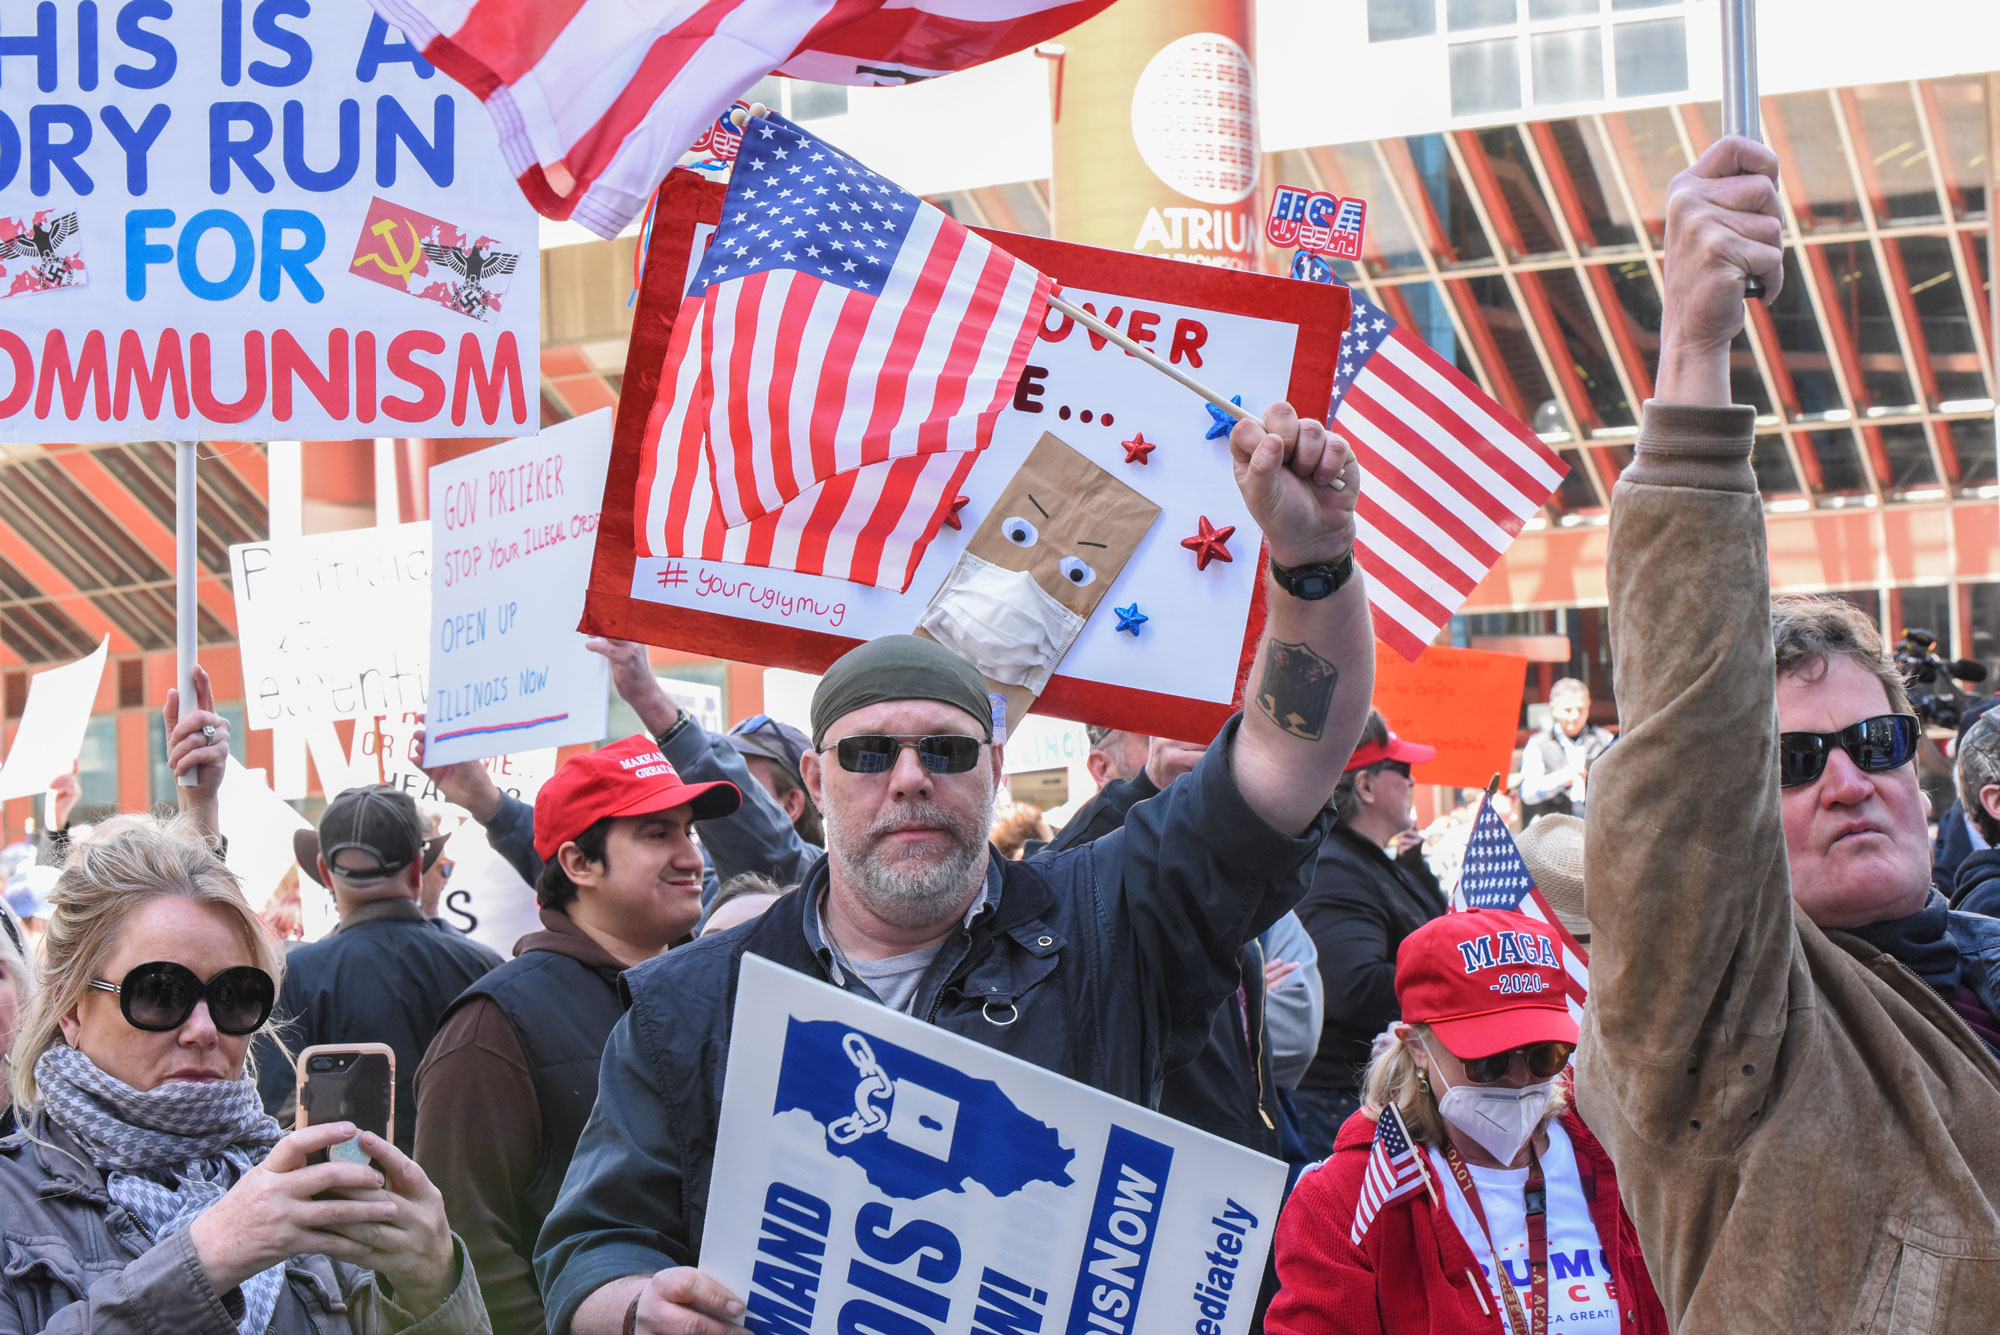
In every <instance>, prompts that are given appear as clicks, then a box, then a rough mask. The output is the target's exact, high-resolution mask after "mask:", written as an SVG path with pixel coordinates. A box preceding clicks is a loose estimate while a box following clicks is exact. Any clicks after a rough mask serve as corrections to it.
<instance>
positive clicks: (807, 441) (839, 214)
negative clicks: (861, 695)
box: [637, 116, 1054, 589]
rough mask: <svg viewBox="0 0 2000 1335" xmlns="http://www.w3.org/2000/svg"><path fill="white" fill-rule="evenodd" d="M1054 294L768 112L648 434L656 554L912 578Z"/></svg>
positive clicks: (694, 297) (738, 178)
mask: <svg viewBox="0 0 2000 1335" xmlns="http://www.w3.org/2000/svg"><path fill="white" fill-rule="evenodd" d="M1053 286H1054V284H1053V283H1052V281H1051V280H1050V279H1049V278H1048V277H1047V276H1046V275H1044V274H1042V273H1039V272H1038V271H1036V270H1035V269H1033V268H1032V267H1030V266H1028V265H1026V264H1023V263H1021V262H1020V261H1019V260H1016V259H1015V258H1014V257H1013V256H1011V255H1009V254H1007V253H1006V252H1005V251H1003V250H1001V249H999V248H998V247H997V246H994V245H993V244H992V243H990V242H988V241H986V240H984V239H982V238H980V237H978V236H975V235H974V234H973V233H971V232H969V231H967V230H966V229H965V228H964V227H962V226H960V225H959V224H958V223H957V222H956V221H954V220H953V219H952V218H950V217H948V216H947V215H946V214H944V213H943V212H942V211H940V210H938V209H936V208H933V207H932V206H931V205H929V204H926V203H924V202H923V201H922V200H920V199H918V198H917V197H916V196H914V195H911V194H910V193H908V192H907V191H905V190H903V189H901V188H900V187H898V186H896V185H895V184H894V183H893V182H890V181H887V180H884V179H883V178H882V177H880V176H877V175H876V174H875V173H874V172H871V171H869V170H868V169H867V168H866V167H864V166H862V165H861V164H860V163H859V162H856V161H855V160H854V159H852V158H850V157H848V156H847V155H846V154H844V153H842V152H840V151H839V150H838V149H835V148H833V147H832V146H831V145H829V144H826V143H824V142H822V141H820V140H819V139H817V138H815V137H814V136H812V135H811V134H809V133H808V132H806V131H805V130H802V129H800V128H799V127H798V126H796V125H793V124H792V123H791V122H790V121H787V120H785V119H784V118H783V117H780V116H771V117H768V118H763V119H759V120H755V121H752V122H750V123H749V125H747V126H746V127H745V132H744V142H743V147H742V150H741V152H740V153H739V155H738V157H737V160H736V166H735V170H734V174H733V176H732V178H731V181H730V186H729V194H728V197H727V199H726V200H725V202H724V204H723V216H722V224H721V226H720V227H719V228H718V230H717V231H716V234H715V236H714V238H713V239H712V240H711V241H710V243H709V247H708V252H707V254H706V256H705V257H704V258H703V260H702V262H701V265H700V267H699V269H698V270H697V271H696V273H695V276H694V279H693V281H692V282H691V283H690V285H689V288H688V295H687V298H686V300H685V301H684V302H683V303H682V306H681V310H680V314H679V316H678V317H677V318H676V323H675V329H674V335H673V344H672V347H671V349H670V351H669V352H668V355H667V365H666V372H665V374H664V375H663V377H662V381H661V393H660V397H659V402H658V404H657V405H656V407H655V409H654V413H653V417H652V420H651V422H650V423H649V425H648V431H647V450H648V462H647V464H646V467H645V470H644V472H643V473H642V476H641V482H640V494H641V498H642V508H641V511H640V515H639V523H638V534H637V541H638V548H639V551H640V552H641V554H643V555H648V556H699V557H704V558H707V559H710V560H729V561H737V562H742V563H744V564H750V565H765V566H775V567H780V568H786V569H793V570H799V571H802V572H805V573H809V574H821V575H831V576H835V577H837V578H841V579H848V580H853V581H855V582H858V583H863V584H875V585H880V586H885V587H892V588H896V589H902V588H906V587H908V584H909V580H910V578H911V576H912V575H914V574H915V572H916V567H917V563H918V561H919V560H921V558H922V555H923V551H924V548H925V546H926V545H927V544H928V543H929V541H930V539H931V538H932V537H933V536H934V535H935V534H936V532H937V528H938V525H939V524H940V523H941V522H942V521H943V519H944V517H945V515H946V514H947V513H949V507H950V503H951V501H952V500H953V499H954V498H955V497H956V496H957V489H958V485H959V483H961V482H963V481H964V479H965V476H966V474H967V473H968V472H969V471H970V469H971V466H972V462H973V460H974V459H975V458H976V457H977V455H978V453H979V452H980V451H981V450H983V449H985V447H986V446H987V444H988V443H989V442H990V441H991V440H992V436H993V425H994V422H995V420H996V419H997V418H998V416H999V414H1000V410H1001V409H1002V408H1003V407H1004V406H1005V404H1006V403H1007V401H1008V399H1009V398H1010V397H1011V395H1012V393H1013V390H1014V386H1015V384H1016V383H1017V382H1018V381H1019V379H1020V376H1021V371H1022V368H1023V367H1024V366H1025V365H1026V361H1027V356H1028V351H1029V349H1030V348H1031V347H1032V346H1033V344H1034V340H1035V338H1036V335H1037V332H1038V331H1039V330H1040V328H1041V325H1042V318H1043V315H1044V313H1045V312H1046V310H1047V307H1048V300H1049V294H1050V292H1051V290H1052V288H1053Z"/></svg>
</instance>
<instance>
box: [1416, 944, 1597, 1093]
mask: <svg viewBox="0 0 2000 1335" xmlns="http://www.w3.org/2000/svg"><path fill="white" fill-rule="evenodd" d="M1568 996H1569V993H1568V991H1567V990H1566V988H1565V985H1564V975H1563V964H1562V946H1561V945H1560V944H1559V943H1558V941H1557V939H1556V932H1555V929H1554V928H1552V927H1550V926H1549V925H1548V924H1547V923H1545V922H1537V921H1536V920H1535V919H1533V918H1530V917H1527V916H1525V915H1523V914H1519V913H1507V912H1505V911H1503V910H1500V909H1467V910H1466V911H1465V912H1463V913H1447V914H1445V915H1444V916H1443V917H1441V918H1433V919H1431V920H1430V921H1429V922H1427V923H1425V924H1424V925H1423V926H1422V927H1419V928H1418V929H1417V930H1416V931H1414V932H1411V933H1410V934H1409V935H1408V936H1406V937H1404V938H1403V944H1402V946H1401V948H1399V949H1398V950H1397V951H1396V1000H1397V1002H1398V1003H1400V1004H1401V1006H1402V1008H1403V1019H1404V1020H1405V1021H1407V1022H1408V1023H1410V1024H1427V1025H1429V1026H1430V1027H1431V1028H1432V1029H1433V1030H1434V1031H1436V1033H1437V1036H1438V1041H1439V1042H1441V1043H1443V1044H1444V1045H1445V1047H1447V1048H1449V1049H1450V1050H1451V1054H1452V1055H1453V1056H1454V1057H1458V1058H1461V1059H1463V1060H1467V1061H1470V1060H1472V1059H1474V1058H1477V1057H1490V1056H1492V1055H1493V1054H1494V1053H1496V1052H1505V1051H1507V1050H1508V1049H1509V1048H1518V1047H1521V1046H1523V1045H1525V1044H1528V1043H1550V1042H1553V1043H1574V1042H1576V1021H1575V1020H1573V1019H1571V1018H1570V1014H1569V1001H1568Z"/></svg>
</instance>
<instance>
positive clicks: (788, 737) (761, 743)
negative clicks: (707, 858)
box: [711, 714, 826, 907]
mask: <svg viewBox="0 0 2000 1335" xmlns="http://www.w3.org/2000/svg"><path fill="white" fill-rule="evenodd" d="M729 744H730V745H731V746H733V747H735V748H736V753H737V754H738V755H740V756H742V757H743V763H744V764H745V765H747V766H749V767H750V777H751V778H753V779H755V780H756V781H757V782H758V783H760V784H762V785H763V786H764V791H765V792H767V793H769V794H770V795H771V798H772V800H773V801H775V802H777V804H778V805H779V806H781V807H783V808H784V809H785V815H787V816H789V817H790V818H791V821H792V829H793V830H794V831H796V832H797V833H798V836H799V839H800V840H801V841H803V842H804V843H806V844H808V845H810V846H811V849H812V856H814V857H817V856H819V851H820V850H821V849H822V848H824V847H825V846H826V826H825V824H824V823H822V822H821V820H820V816H819V808H818V807H816V806H814V805H813V800H812V795H811V794H810V793H808V792H806V781H805V771H804V769H803V768H802V766H803V764H804V762H805V754H806V752H808V751H810V750H812V739H811V738H809V737H807V736H806V735H805V734H804V733H802V732H800V731H799V730H798V729H797V728H794V727H793V726H792V725H791V724H789V723H780V722H778V720H776V719H774V718H772V717H771V716H770V715H769V714H752V715H751V716H750V717H749V718H746V719H744V720H743V721H742V722H741V723H738V724H737V725H736V726H735V727H733V728H731V729H730V730H729ZM712 906H713V901H712V900H711V907H712Z"/></svg>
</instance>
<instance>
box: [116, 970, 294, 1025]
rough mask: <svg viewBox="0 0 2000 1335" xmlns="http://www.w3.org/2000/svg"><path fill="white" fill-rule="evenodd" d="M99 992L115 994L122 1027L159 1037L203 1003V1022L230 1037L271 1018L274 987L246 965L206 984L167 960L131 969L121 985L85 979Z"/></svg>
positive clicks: (261, 973)
mask: <svg viewBox="0 0 2000 1335" xmlns="http://www.w3.org/2000/svg"><path fill="white" fill-rule="evenodd" d="M90 986H91V987H92V988H93V989H95V990H96V991H99V992H111V993H115V994H116V995H117V997H118V1009H119V1010H120V1011H121V1012H123V1014H124V1016H125V1023H127V1024H129V1025H131V1026H132V1027H133V1028H134V1029H143V1030H145V1031H146V1032H147V1033H149V1034H164V1033H166V1032H168V1031H169V1030H173V1029H178V1028H180V1027H181V1026H182V1025H184V1024H186V1023H187V1018H188V1016H190V1015H192V1014H194V1008H195V1005H196V1003H198V1002H203V1001H206V1002H207V1003H208V1018H209V1019H211V1020H213V1021H214V1022H215V1027H216V1028H217V1029H219V1030H221V1031H222V1032H223V1033H225V1034H229V1035H231V1036H232V1037H236V1038H241V1037H242V1036H243V1035H244V1034H252V1033H255V1032H256V1031H257V1030H258V1029H259V1028H261V1027H262V1026H263V1023H264V1021H266V1020H268V1019H270V1018H271V1007H272V1006H273V1005H274V1004H275V1003H276V1002H277V999H278V985H277V984H276V983H274V982H273V981H271V975H270V974H268V973H265V972H264V971H263V970H262V969H259V968H257V967H256V966H255V965H251V964H239V965H237V966H236V967H235V968H233V969H224V970H223V971H222V972H221V973H219V974H217V975H215V977H213V978H211V979H209V980H208V981H207V982H206V983H204V982H202V981H201V979H199V978H197V977H195V974H194V970H192V969H190V968H188V967H187V966H186V965H184V964H175V963H174V962H172V961H171V960H153V961H152V962H150V963H147V964H135V965H133V966H132V968H131V969H130V970H129V971H127V973H126V974H125V981H124V982H122V983H107V982H105V981H104V980H103V979H102V978H93V979H91V980H90Z"/></svg>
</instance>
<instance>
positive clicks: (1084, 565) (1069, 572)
mask: <svg viewBox="0 0 2000 1335" xmlns="http://www.w3.org/2000/svg"><path fill="white" fill-rule="evenodd" d="M1056 571H1057V573H1059V574H1060V575H1061V576H1062V577H1063V578H1064V579H1066V580H1068V581H1069V582H1070V583H1072V584H1074V585H1076V586H1077V587H1078V588H1082V587H1083V586H1084V585H1086V584H1088V583H1090V582H1091V581H1093V580H1095V579H1096V578H1097V572H1096V571H1095V570H1092V569H1091V568H1090V562H1088V561H1085V560H1083V559H1082V558H1080V557H1075V556H1065V557H1064V558H1063V559H1062V560H1060V561H1058V562H1056Z"/></svg>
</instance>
